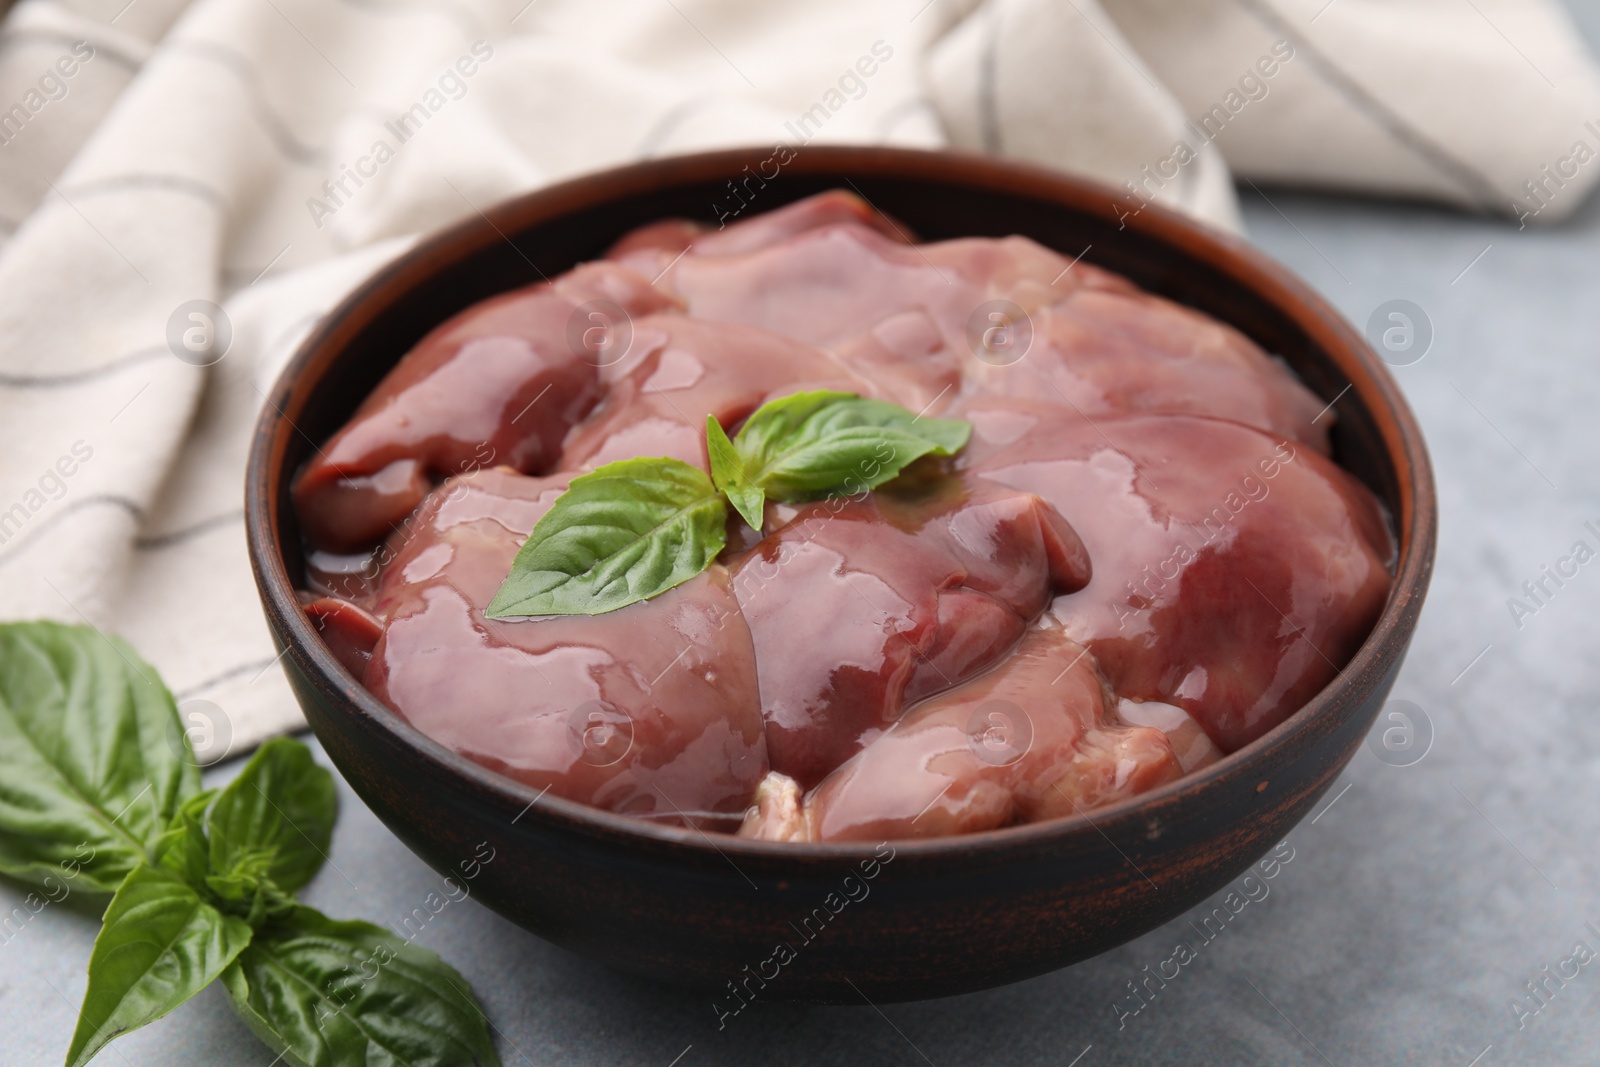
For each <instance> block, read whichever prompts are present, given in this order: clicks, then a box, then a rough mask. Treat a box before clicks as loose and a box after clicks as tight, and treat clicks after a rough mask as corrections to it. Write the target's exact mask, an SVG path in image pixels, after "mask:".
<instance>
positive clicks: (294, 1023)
mask: <svg viewBox="0 0 1600 1067" xmlns="http://www.w3.org/2000/svg"><path fill="white" fill-rule="evenodd" d="M222 982H223V987H224V988H225V989H226V990H227V992H228V996H229V998H230V999H231V1000H232V1001H233V1005H234V1009H235V1010H236V1011H237V1012H238V1014H239V1017H240V1018H242V1019H243V1020H244V1021H245V1024H246V1025H248V1026H249V1027H250V1028H251V1030H253V1031H254V1032H255V1034H256V1036H257V1037H259V1038H261V1040H262V1041H263V1042H265V1043H266V1044H268V1045H269V1046H271V1047H272V1049H273V1051H275V1052H278V1053H281V1054H282V1055H283V1059H284V1062H286V1063H288V1064H291V1065H293V1067H368V1065H371V1064H396V1065H399V1064H405V1065H409V1067H460V1065H466V1064H471V1065H477V1067H497V1065H498V1064H499V1062H500V1061H499V1059H498V1058H497V1057H496V1056H495V1051H494V1043H493V1041H492V1039H491V1038H490V1035H489V1027H488V1019H487V1018H486V1017H485V1016H484V1014H483V1010H482V1009H481V1008H480V1007H479V1006H478V1002H477V1000H476V999H475V998H474V997H473V995H472V993H471V991H470V989H469V988H468V986H467V983H466V980H465V979H464V978H462V977H461V975H460V974H458V973H457V972H456V970H455V969H454V968H453V967H451V966H449V965H448V964H446V963H445V962H444V961H443V960H441V959H439V957H438V956H435V955H434V954H433V953H431V952H429V951H427V950H426V949H422V948H418V947H417V946H415V945H413V944H410V943H409V942H406V941H403V940H401V939H400V938H398V937H396V936H395V935H394V934H392V933H390V932H389V931H387V930H384V929H382V928H381V927H377V926H373V925H372V924H371V923H363V922H335V921H334V920H332V919H329V918H327V917H326V916H324V915H322V914H320V913H318V912H316V911H313V910H312V909H310V908H306V907H297V908H295V909H294V911H292V912H291V913H289V914H288V915H286V916H284V917H282V918H280V919H277V920H274V921H273V922H271V923H269V924H268V925H266V926H264V927H263V928H262V929H261V930H259V931H258V932H257V934H256V937H255V940H254V941H252V942H251V944H250V947H249V948H247V949H246V950H245V951H244V952H243V954H241V955H240V956H239V959H238V962H236V963H235V964H234V965H233V966H232V967H230V968H229V969H228V971H227V973H226V974H224V975H223V977H222Z"/></svg>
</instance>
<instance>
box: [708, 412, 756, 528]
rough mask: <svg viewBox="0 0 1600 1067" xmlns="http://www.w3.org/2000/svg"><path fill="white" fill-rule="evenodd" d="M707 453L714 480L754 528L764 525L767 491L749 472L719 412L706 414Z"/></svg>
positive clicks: (741, 516) (740, 514)
mask: <svg viewBox="0 0 1600 1067" xmlns="http://www.w3.org/2000/svg"><path fill="white" fill-rule="evenodd" d="M706 454H707V455H708V456H710V457H711V481H712V483H713V484H715V485H716V487H717V488H718V489H720V490H722V495H723V496H725V497H727V498H728V503H730V504H732V505H733V509H734V510H735V511H737V512H738V513H739V516H740V518H742V519H744V521H745V522H747V523H749V524H750V528H751V529H752V530H759V529H761V524H762V522H763V521H764V520H763V508H764V507H765V506H766V496H767V494H766V493H765V492H764V491H763V490H762V489H761V487H760V486H758V485H756V484H754V483H753V482H751V480H750V478H749V476H748V475H747V474H745V470H744V461H743V460H742V459H741V458H740V457H739V451H738V449H737V448H735V447H734V444H733V442H732V441H730V440H728V433H727V431H726V430H724V429H723V428H722V424H721V423H719V422H718V421H717V417H716V416H715V415H707V416H706Z"/></svg>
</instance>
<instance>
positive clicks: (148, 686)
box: [0, 622, 200, 893]
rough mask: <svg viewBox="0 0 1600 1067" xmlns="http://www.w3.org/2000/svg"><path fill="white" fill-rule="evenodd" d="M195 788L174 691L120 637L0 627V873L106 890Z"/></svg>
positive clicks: (144, 853) (48, 626) (46, 626)
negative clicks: (64, 879) (75, 881)
mask: <svg viewBox="0 0 1600 1067" xmlns="http://www.w3.org/2000/svg"><path fill="white" fill-rule="evenodd" d="M199 790H200V772H199V770H198V768H197V766H196V764H195V761H194V756H193V753H192V750H191V749H190V747H189V740H188V738H187V737H185V736H184V733H183V727H182V725H181V723H180V722H179V719H178V712H177V708H176V706H175V705H174V704H173V701H172V694H171V693H169V692H167V689H166V686H164V685H162V684H161V679H160V678H159V677H158V676H157V675H156V672H155V670H154V669H153V668H151V667H150V665H149V664H147V663H145V662H144V661H143V660H141V659H140V658H139V657H138V656H137V655H136V654H135V653H134V651H133V650H132V649H131V648H129V647H128V646H127V644H126V643H124V642H122V641H120V640H118V639H117V638H115V637H107V636H105V635H103V634H100V633H97V632H96V631H94V630H91V629H89V628H88V627H84V626H67V625H63V624H60V623H54V622H29V623H7V624H0V871H3V872H4V873H6V874H9V875H12V876H14V877H17V878H23V879H26V880H29V881H33V882H39V881H41V880H42V879H43V878H45V877H47V876H50V875H56V876H57V877H60V876H61V875H63V874H66V875H71V876H73V877H76V878H79V879H81V880H82V881H81V883H80V884H82V885H84V886H86V887H87V888H89V889H91V890H98V891H101V892H106V893H110V892H113V891H115V890H116V888H117V886H118V885H119V884H120V883H121V882H122V879H123V878H124V877H125V876H126V875H127V874H128V872H129V871H131V870H133V869H134V867H135V866H137V865H138V864H139V862H140V861H141V860H143V859H145V858H147V857H148V856H149V854H150V850H151V849H152V848H153V847H154V845H155V843H156V842H157V840H158V839H159V838H160V837H161V835H162V834H163V833H165V832H166V830H167V828H168V826H169V824H170V823H171V821H172V817H173V814H174V813H175V812H176V811H177V810H178V806H179V805H180V804H181V803H182V802H183V801H184V800H186V799H187V798H189V797H191V796H193V795H194V794H195V793H197V792H199Z"/></svg>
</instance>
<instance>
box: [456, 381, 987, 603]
mask: <svg viewBox="0 0 1600 1067" xmlns="http://www.w3.org/2000/svg"><path fill="white" fill-rule="evenodd" d="M971 433H972V425H971V423H968V422H965V421H963V420H960V419H925V418H922V417H920V416H918V415H914V414H912V413H911V412H910V411H907V410H906V409H905V408H902V407H899V406H897V405H895V404H889V403H886V402H884V401H882V400H869V399H866V398H864V397H860V396H856V395H855V394H853V393H838V392H830V391H826V390H819V391H816V392H809V393H796V394H794V395H793V396H786V397H782V398H781V399H778V400H772V401H768V402H767V403H765V404H763V405H761V407H760V408H758V409H757V410H756V412H755V413H754V414H753V415H751V416H750V418H749V419H747V420H746V421H745V424H744V426H743V428H742V429H740V431H739V433H738V435H737V436H735V437H733V438H729V437H728V435H727V432H726V431H724V430H723V428H722V426H721V424H720V423H718V422H717V420H716V418H715V417H714V416H710V415H708V416H706V455H707V457H708V458H709V460H710V466H711V477H709V478H707V477H706V474H705V472H704V471H702V470H701V469H700V468H699V467H695V466H693V465H691V464H688V463H685V462H683V461H682V460H679V459H673V458H671V457H667V456H660V457H655V458H648V459H625V460H621V461H619V462H617V463H608V464H606V465H605V466H603V467H601V468H599V469H598V470H595V471H592V472H590V473H588V474H583V475H579V476H578V477H576V478H574V479H573V480H572V482H571V484H570V485H569V486H568V487H567V491H566V492H564V493H562V494H561V496H559V497H558V498H556V502H555V504H554V506H552V507H551V509H550V510H549V511H547V512H545V514H544V516H543V517H542V518H540V520H539V521H538V522H537V523H536V524H535V525H534V527H533V532H532V533H530V534H529V535H528V539H527V541H526V542H524V543H523V545H522V548H521V549H520V550H519V551H518V552H517V556H516V559H515V560H514V561H513V562H512V564H511V573H510V574H509V575H507V576H506V580H505V582H504V584H502V585H501V586H500V589H499V591H498V592H497V593H495V595H494V599H493V600H491V601H490V602H489V607H488V610H487V611H486V612H485V614H486V615H487V616H488V617H489V618H491V619H504V618H517V617H525V616H532V615H603V614H605V613H606V612H610V611H616V610H617V609H618V608H625V607H627V606H628V605H629V604H637V603H638V602H639V601H641V600H649V599H650V598H652V597H655V596H659V595H661V594H662V593H665V592H666V591H667V590H669V589H672V588H674V587H676V586H679V585H682V584H683V583H684V582H687V581H688V580H689V579H690V578H693V577H694V576H695V575H697V574H699V573H701V572H702V571H704V570H705V569H706V568H707V567H709V566H711V564H712V563H713V562H714V561H715V560H716V558H717V554H718V553H720V552H721V551H722V550H723V548H724V547H725V546H726V544H727V539H728V538H727V521H728V505H729V504H732V505H733V508H734V510H735V511H737V512H738V513H739V515H740V516H741V517H742V518H743V519H744V521H745V522H747V523H749V524H750V526H751V527H752V528H753V529H755V530H760V529H761V527H762V524H763V522H764V519H763V509H764V508H765V506H766V501H767V500H768V499H772V500H779V501H786V502H795V501H802V500H815V499H819V498H822V497H829V496H838V495H841V494H854V493H863V492H866V491H868V490H870V489H876V488H878V487H879V486H881V485H883V484H884V483H886V482H888V481H890V480H892V479H894V478H896V477H898V476H899V474H900V472H901V471H902V470H904V469H905V468H906V467H907V466H908V465H909V464H911V463H913V462H914V461H916V460H918V459H920V458H921V457H923V456H927V455H936V456H951V455H954V454H955V453H957V452H959V451H960V450H961V449H962V448H964V447H966V443H967V439H968V437H969V436H971Z"/></svg>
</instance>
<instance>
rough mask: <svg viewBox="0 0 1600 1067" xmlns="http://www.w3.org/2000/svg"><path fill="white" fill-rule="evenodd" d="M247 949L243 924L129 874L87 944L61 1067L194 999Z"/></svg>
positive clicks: (164, 880)
mask: <svg viewBox="0 0 1600 1067" xmlns="http://www.w3.org/2000/svg"><path fill="white" fill-rule="evenodd" d="M249 943H250V926H249V924H248V923H246V922H244V921H243V920H241V919H236V918H233V917H232V916H228V915H223V914H222V913H221V912H219V911H217V910H216V909H215V908H213V907H212V906H211V905H209V904H207V903H206V902H205V901H203V900H202V899H200V894H199V893H197V892H196V891H195V890H194V889H193V887H191V886H190V885H189V884H188V883H187V882H185V881H184V880H183V878H181V877H180V876H179V875H177V874H176V873H174V872H173V871H170V870H168V869H166V868H164V867H151V866H145V865H140V866H138V867H135V868H134V870H133V872H132V873H131V874H129V875H128V878H127V880H126V881H124V882H123V883H122V887H121V888H120V889H118V890H117V894H116V896H114V897H112V898H111V905H110V907H108V908H107V909H106V915H105V925H104V926H102V927H101V928H100V935H99V936H98V937H96V938H95V940H94V951H93V953H91V954H90V957H89V987H88V989H86V990H85V991H84V994H83V1008H82V1010H81V1011H80V1012H79V1013H78V1029H77V1032H76V1033H74V1034H73V1035H72V1047H71V1049H70V1050H68V1052H67V1067H80V1065H81V1064H85V1063H88V1062H89V1060H90V1059H92V1058H93V1057H94V1054H95V1053H96V1052H99V1051H100V1050H101V1049H102V1048H104V1047H105V1045H106V1043H107V1042H109V1041H110V1040H112V1039H113V1038H115V1037H117V1036H118V1035H120V1034H125V1033H127V1032H128V1031H129V1030H136V1029H138V1028H139V1027H141V1026H143V1025H145V1024H146V1023H149V1022H154V1021H155V1020H157V1019H159V1018H161V1017H162V1016H163V1015H165V1014H167V1013H168V1012H169V1011H171V1010H172V1009H173V1008H176V1007H177V1006H178V1005H180V1004H182V1003H183V1002H184V1001H186V1000H188V999H189V998H190V997H192V996H194V995H195V994H196V993H198V992H200V990H202V989H204V988H205V987H206V986H208V985H210V984H211V982H212V981H213V980H214V979H215V978H217V977H218V976H219V975H221V974H222V972H223V971H224V970H226V969H227V967H228V965H229V964H230V963H232V962H233V960H234V958H235V957H237V956H238V955H239V953H240V952H242V951H244V947H245V946H246V945H248V944H249Z"/></svg>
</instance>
